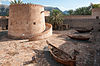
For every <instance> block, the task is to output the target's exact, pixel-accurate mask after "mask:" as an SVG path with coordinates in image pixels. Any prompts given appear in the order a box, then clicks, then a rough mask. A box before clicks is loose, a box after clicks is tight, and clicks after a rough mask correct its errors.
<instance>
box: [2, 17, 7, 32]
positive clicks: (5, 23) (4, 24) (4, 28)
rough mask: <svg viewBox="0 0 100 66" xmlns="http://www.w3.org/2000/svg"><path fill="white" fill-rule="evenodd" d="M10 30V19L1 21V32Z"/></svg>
mask: <svg viewBox="0 0 100 66" xmlns="http://www.w3.org/2000/svg"><path fill="white" fill-rule="evenodd" d="M7 29H8V19H0V30H7Z"/></svg>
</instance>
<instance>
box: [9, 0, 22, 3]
mask: <svg viewBox="0 0 100 66" xmlns="http://www.w3.org/2000/svg"><path fill="white" fill-rule="evenodd" d="M22 3H23V2H22V1H21V0H18V1H16V0H14V1H11V2H10V4H22Z"/></svg>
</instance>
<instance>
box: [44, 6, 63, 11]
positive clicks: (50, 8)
mask: <svg viewBox="0 0 100 66" xmlns="http://www.w3.org/2000/svg"><path fill="white" fill-rule="evenodd" d="M44 9H45V10H47V11H52V10H53V9H57V10H59V11H61V10H60V9H59V8H57V7H44ZM61 12H62V11H61Z"/></svg>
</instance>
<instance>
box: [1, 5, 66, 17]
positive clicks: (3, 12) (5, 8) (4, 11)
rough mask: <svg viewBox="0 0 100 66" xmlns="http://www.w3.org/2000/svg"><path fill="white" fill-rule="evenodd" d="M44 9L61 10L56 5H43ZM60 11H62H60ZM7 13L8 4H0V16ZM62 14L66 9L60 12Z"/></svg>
mask: <svg viewBox="0 0 100 66" xmlns="http://www.w3.org/2000/svg"><path fill="white" fill-rule="evenodd" d="M44 9H45V10H46V11H52V10H53V9H57V10H59V11H61V10H60V9H59V8H57V7H47V6H45V7H44ZM61 12H62V11H61ZM8 13H9V5H1V4H0V16H7V15H8ZM62 13H63V14H67V11H64V12H62Z"/></svg>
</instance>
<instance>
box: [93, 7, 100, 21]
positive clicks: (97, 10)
mask: <svg viewBox="0 0 100 66" xmlns="http://www.w3.org/2000/svg"><path fill="white" fill-rule="evenodd" d="M98 16H99V19H100V8H94V9H92V17H93V18H96V17H98Z"/></svg>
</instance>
